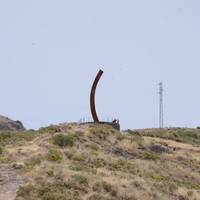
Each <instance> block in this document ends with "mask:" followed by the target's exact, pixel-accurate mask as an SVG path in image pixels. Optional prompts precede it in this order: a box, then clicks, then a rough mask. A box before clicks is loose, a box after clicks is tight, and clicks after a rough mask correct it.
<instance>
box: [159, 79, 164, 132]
mask: <svg viewBox="0 0 200 200" xmlns="http://www.w3.org/2000/svg"><path fill="white" fill-rule="evenodd" d="M158 85H159V100H160V101H159V128H160V129H162V128H163V127H164V117H163V91H164V90H163V83H162V82H160V83H159V84H158Z"/></svg>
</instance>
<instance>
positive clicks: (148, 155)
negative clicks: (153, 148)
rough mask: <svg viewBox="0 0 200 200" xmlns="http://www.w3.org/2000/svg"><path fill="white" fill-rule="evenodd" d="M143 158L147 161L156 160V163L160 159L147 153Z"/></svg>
mask: <svg viewBox="0 0 200 200" xmlns="http://www.w3.org/2000/svg"><path fill="white" fill-rule="evenodd" d="M143 157H144V159H145V160H154V161H155V160H157V159H159V156H158V155H157V154H155V153H152V152H145V153H144V155H143Z"/></svg>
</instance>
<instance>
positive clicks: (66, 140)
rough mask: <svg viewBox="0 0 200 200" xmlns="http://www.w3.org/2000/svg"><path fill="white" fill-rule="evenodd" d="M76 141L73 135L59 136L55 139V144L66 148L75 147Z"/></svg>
mask: <svg viewBox="0 0 200 200" xmlns="http://www.w3.org/2000/svg"><path fill="white" fill-rule="evenodd" d="M74 139H75V138H74V136H73V135H63V134H59V135H56V136H54V137H53V143H54V144H55V145H58V146H60V147H66V146H70V147H72V146H73V145H74Z"/></svg>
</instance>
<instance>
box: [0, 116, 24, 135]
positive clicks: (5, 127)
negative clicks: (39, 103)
mask: <svg viewBox="0 0 200 200" xmlns="http://www.w3.org/2000/svg"><path fill="white" fill-rule="evenodd" d="M24 130H25V128H24V125H23V124H22V122H20V121H19V120H17V121H14V120H12V119H9V118H8V117H5V116H2V115H0V132H1V131H24Z"/></svg>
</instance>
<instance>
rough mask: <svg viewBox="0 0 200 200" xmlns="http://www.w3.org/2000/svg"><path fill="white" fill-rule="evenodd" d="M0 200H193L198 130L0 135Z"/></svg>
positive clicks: (199, 171) (101, 128)
mask: <svg viewBox="0 0 200 200" xmlns="http://www.w3.org/2000/svg"><path fill="white" fill-rule="evenodd" d="M0 199H1V200H4V199H6V200H12V199H16V200H36V199H37V200H151V199H152V200H169V199H170V200H199V199H200V130H199V129H187V128H184V129H180V128H177V129H165V130H162V131H161V130H158V129H145V130H127V131H124V132H119V131H117V130H115V129H113V128H112V127H110V126H107V125H94V124H90V125H78V124H68V125H59V126H50V127H46V128H41V129H40V130H38V131H23V132H17V133H2V134H0Z"/></svg>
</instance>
